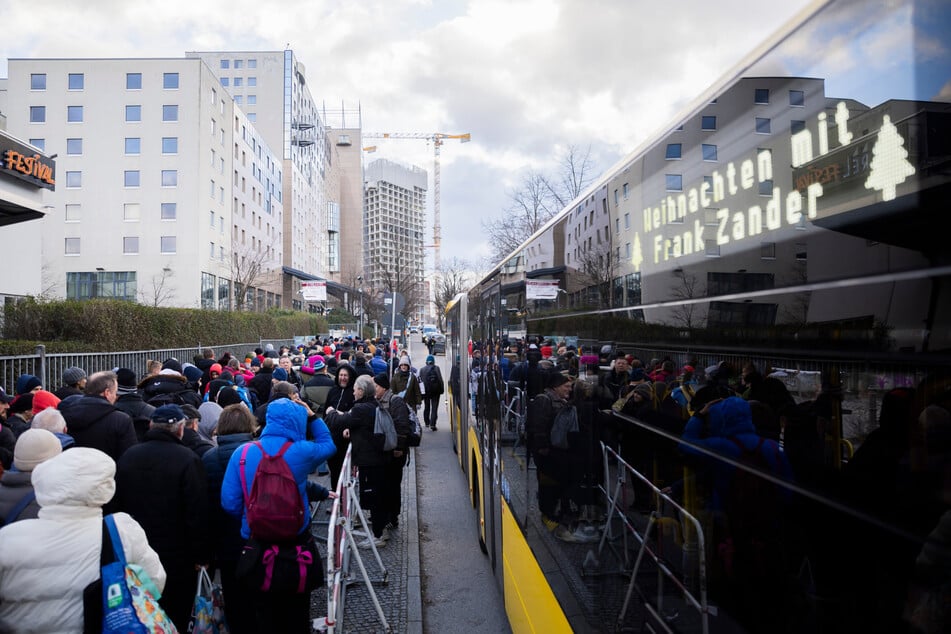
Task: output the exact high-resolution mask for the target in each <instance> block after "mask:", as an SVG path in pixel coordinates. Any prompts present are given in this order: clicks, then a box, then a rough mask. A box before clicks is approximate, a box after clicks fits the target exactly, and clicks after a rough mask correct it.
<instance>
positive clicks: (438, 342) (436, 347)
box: [433, 332, 446, 354]
mask: <svg viewBox="0 0 951 634" xmlns="http://www.w3.org/2000/svg"><path fill="white" fill-rule="evenodd" d="M433 354H446V335H444V334H442V333H441V332H437V333H435V334H433Z"/></svg>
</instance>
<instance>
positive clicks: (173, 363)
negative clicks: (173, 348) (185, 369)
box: [162, 357, 182, 374]
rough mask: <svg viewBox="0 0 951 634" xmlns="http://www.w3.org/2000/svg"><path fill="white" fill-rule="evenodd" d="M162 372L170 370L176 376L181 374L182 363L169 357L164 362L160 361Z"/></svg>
mask: <svg viewBox="0 0 951 634" xmlns="http://www.w3.org/2000/svg"><path fill="white" fill-rule="evenodd" d="M162 369H163V370H172V371H174V372H177V373H178V374H181V373H182V363H181V361H179V360H178V359H176V358H175V357H169V358H168V359H166V360H165V361H162Z"/></svg>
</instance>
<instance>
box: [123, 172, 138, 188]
mask: <svg viewBox="0 0 951 634" xmlns="http://www.w3.org/2000/svg"><path fill="white" fill-rule="evenodd" d="M123 184H124V185H125V186H126V187H138V186H139V170H126V171H125V178H124V180H123Z"/></svg>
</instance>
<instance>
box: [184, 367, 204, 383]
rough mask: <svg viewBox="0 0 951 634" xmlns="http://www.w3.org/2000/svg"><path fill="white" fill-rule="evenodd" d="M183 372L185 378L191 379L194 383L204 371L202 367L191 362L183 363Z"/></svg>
mask: <svg viewBox="0 0 951 634" xmlns="http://www.w3.org/2000/svg"><path fill="white" fill-rule="evenodd" d="M182 374H183V375H185V378H186V379H188V380H189V381H191V382H192V383H194V382H196V381H198V380H199V379H200V378H201V375H202V371H201V369H200V368H199V367H198V366H196V365H193V364H191V363H183V364H182Z"/></svg>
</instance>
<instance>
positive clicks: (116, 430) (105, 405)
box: [59, 371, 136, 462]
mask: <svg viewBox="0 0 951 634" xmlns="http://www.w3.org/2000/svg"><path fill="white" fill-rule="evenodd" d="M118 394H119V384H118V380H117V379H116V373H115V372H112V371H105V372H96V373H95V374H93V375H92V376H91V377H89V379H88V380H87V381H86V395H85V396H81V397H78V398H75V397H73V398H68V399H66V400H65V401H63V402H62V403H60V406H59V409H60V412H61V413H62V414H63V418H65V419H66V427H67V429H69V435H70V436H72V437H73V439H74V440H75V441H76V446H77V447H92V448H93V449H98V450H100V451H103V452H105V453H107V454H109V457H110V458H112V459H113V460H115V461H116V462H118V461H119V458H120V457H121V456H122V454H123V453H125V451H126V450H127V449H128V448H129V447H131V446H132V445H134V444H135V443H136V436H135V428H134V427H133V425H132V419H131V418H130V417H129V415H128V414H126V413H125V412H122V411H119V410H118V409H117V408H116V406H115V405H114V403H115V402H116V398H118Z"/></svg>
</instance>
